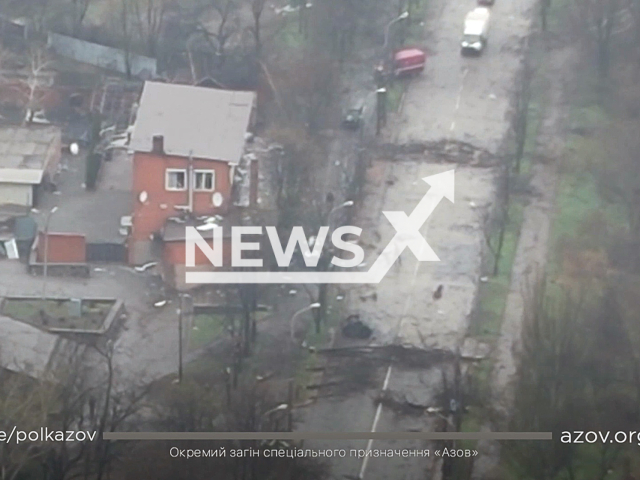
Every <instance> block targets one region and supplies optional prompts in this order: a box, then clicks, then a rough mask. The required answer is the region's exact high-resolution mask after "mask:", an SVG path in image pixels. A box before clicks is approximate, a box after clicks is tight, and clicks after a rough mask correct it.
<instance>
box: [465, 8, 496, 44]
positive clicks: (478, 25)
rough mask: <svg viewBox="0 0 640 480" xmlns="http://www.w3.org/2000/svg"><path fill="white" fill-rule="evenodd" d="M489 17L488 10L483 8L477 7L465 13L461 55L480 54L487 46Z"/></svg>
mask: <svg viewBox="0 0 640 480" xmlns="http://www.w3.org/2000/svg"><path fill="white" fill-rule="evenodd" d="M490 16H491V14H490V12H489V9H488V8H485V7H477V8H474V9H473V10H471V11H470V12H469V13H467V16H466V17H465V19H464V31H463V34H462V35H463V36H462V43H461V47H462V49H461V51H462V54H463V55H466V54H477V55H479V54H480V53H482V50H483V49H484V48H485V46H486V45H487V40H488V34H489V17H490Z"/></svg>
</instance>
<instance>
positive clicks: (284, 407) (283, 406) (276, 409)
mask: <svg viewBox="0 0 640 480" xmlns="http://www.w3.org/2000/svg"><path fill="white" fill-rule="evenodd" d="M287 409H289V404H287V403H281V404H280V405H278V406H277V407H274V408H272V409H271V410H267V411H266V412H264V413H263V414H262V415H260V425H259V430H260V431H262V424H263V423H264V419H265V418H267V417H268V416H269V415H272V414H274V413H276V412H281V411H283V410H287Z"/></svg>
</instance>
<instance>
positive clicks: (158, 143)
mask: <svg viewBox="0 0 640 480" xmlns="http://www.w3.org/2000/svg"><path fill="white" fill-rule="evenodd" d="M152 142H153V143H152V148H151V152H152V153H157V154H158V155H164V136H163V135H154V136H153V141H152Z"/></svg>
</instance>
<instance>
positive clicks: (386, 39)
mask: <svg viewBox="0 0 640 480" xmlns="http://www.w3.org/2000/svg"><path fill="white" fill-rule="evenodd" d="M406 18H409V12H402V13H401V14H400V15H399V16H398V17H396V18H394V19H393V20H391V21H390V22H389V23H387V26H386V27H384V46H383V48H384V51H385V52H386V51H387V45H388V44H389V30H390V29H391V26H392V25H394V24H395V23H398V22H400V21H402V20H405V19H406Z"/></svg>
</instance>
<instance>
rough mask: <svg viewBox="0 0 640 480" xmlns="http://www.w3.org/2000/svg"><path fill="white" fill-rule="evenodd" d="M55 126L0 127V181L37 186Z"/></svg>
mask: <svg viewBox="0 0 640 480" xmlns="http://www.w3.org/2000/svg"><path fill="white" fill-rule="evenodd" d="M59 138H60V129H59V128H58V127H0V182H3V183H27V184H33V185H37V184H39V183H40V182H41V181H42V175H43V173H44V170H45V169H46V167H47V165H46V162H47V158H48V157H47V154H48V152H49V149H50V147H51V144H52V143H53V142H55V141H57V140H59Z"/></svg>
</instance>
